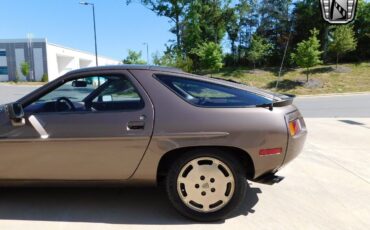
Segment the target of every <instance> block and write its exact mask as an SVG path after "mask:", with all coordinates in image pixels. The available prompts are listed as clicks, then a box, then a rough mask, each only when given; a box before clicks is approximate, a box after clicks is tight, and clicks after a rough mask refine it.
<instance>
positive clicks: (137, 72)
mask: <svg viewBox="0 0 370 230" xmlns="http://www.w3.org/2000/svg"><path fill="white" fill-rule="evenodd" d="M100 81H101V82H100ZM70 83H71V84H70ZM202 87H204V88H202ZM207 87H209V88H207ZM79 97H81V98H80V99H78V98H79ZM244 98H246V99H245V100H244ZM249 98H250V101H248V100H249ZM243 100H244V101H243ZM256 102H257V103H256ZM17 106H18V107H17ZM17 108H18V109H19V110H20V111H16V110H17ZM306 134H307V131H306V127H305V124H304V120H303V118H302V116H301V114H300V113H299V111H298V110H297V108H296V107H295V106H294V105H292V98H291V97H288V96H285V95H278V94H272V93H270V92H265V91H262V90H259V89H255V88H252V87H248V86H245V85H242V84H238V83H234V82H229V81H224V80H220V79H213V78H209V77H202V76H197V75H192V74H188V73H185V72H182V71H180V70H177V69H172V68H164V67H153V66H130V65H123V66H107V67H94V68H88V69H81V70H75V71H72V72H70V73H67V74H66V75H64V76H62V77H60V78H58V79H56V80H54V81H52V82H50V83H48V84H46V85H44V86H42V87H40V88H38V89H37V90H35V91H34V92H32V93H30V94H29V95H26V96H25V97H23V98H21V99H20V100H18V101H17V103H14V104H9V105H5V106H2V107H0V183H2V184H22V183H31V182H32V183H41V184H45V183H58V182H60V183H68V182H74V183H76V182H77V183H78V184H83V183H122V184H135V185H139V184H145V185H155V184H157V183H160V182H161V181H162V180H163V178H165V177H166V175H168V172H169V169H170V168H171V165H172V163H173V162H174V161H176V159H177V157H179V156H180V155H181V156H183V155H184V154H185V155H186V154H187V153H188V152H192V151H195V150H196V151H201V150H202V149H203V150H205V151H210V149H215V151H216V152H217V151H218V150H220V151H223V152H227V153H228V154H230V155H231V156H232V157H233V158H234V159H237V161H238V162H240V163H241V165H242V167H243V170H245V175H244V176H245V178H247V179H257V178H261V177H263V176H264V175H269V174H274V173H276V172H277V171H278V170H279V169H280V168H281V167H282V166H284V165H285V164H287V163H288V162H290V161H291V160H292V159H293V158H294V157H296V156H297V155H298V153H299V152H300V151H301V149H302V147H303V145H304V142H305V138H306ZM215 158H217V156H216V157H215ZM221 158H222V157H221ZM213 159H214V158H213ZM204 186H205V187H207V186H208V184H207V185H204ZM217 218H219V217H217ZM213 219H214V218H213Z"/></svg>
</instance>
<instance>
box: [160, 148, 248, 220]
mask: <svg viewBox="0 0 370 230" xmlns="http://www.w3.org/2000/svg"><path fill="white" fill-rule="evenodd" d="M245 183H246V180H245V173H244V169H243V168H242V166H241V165H240V163H239V162H238V161H237V160H236V159H234V158H233V157H232V156H231V155H230V153H229V152H225V151H220V150H217V149H207V150H196V151H190V152H187V153H185V154H183V155H182V156H181V157H180V158H178V159H177V160H176V161H175V162H174V164H172V166H171V168H170V170H169V173H168V175H167V180H166V190H167V194H168V197H169V199H170V201H171V202H172V204H173V205H174V207H175V208H176V209H177V210H178V211H179V212H180V213H181V214H183V215H185V216H187V217H189V218H191V219H194V220H197V221H216V220H219V219H224V218H226V217H227V215H228V214H229V213H230V212H231V211H232V210H234V209H236V208H237V206H238V205H239V204H240V203H241V202H242V200H243V198H244V195H245V189H246V186H245Z"/></svg>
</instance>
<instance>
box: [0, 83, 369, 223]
mask: <svg viewBox="0 0 370 230" xmlns="http://www.w3.org/2000/svg"><path fill="white" fill-rule="evenodd" d="M30 90H32V88H31V87H22V88H18V87H14V86H13V87H4V86H2V85H0V103H1V102H9V101H11V100H15V99H17V97H21V96H22V95H23V94H24V93H26V92H29V91H30ZM295 103H296V105H297V106H298V107H299V108H300V110H301V111H302V112H303V114H304V116H305V120H306V123H307V128H308V132H309V135H308V139H307V142H306V145H305V148H304V150H303V152H302V153H301V154H300V155H299V156H298V157H297V158H296V159H295V160H294V161H293V162H291V163H290V164H289V165H287V166H286V167H285V168H283V169H282V170H281V171H279V172H278V175H279V176H281V177H282V178H284V179H283V180H282V181H280V182H279V183H275V184H273V185H268V184H262V183H256V182H250V181H249V182H248V185H249V189H248V191H247V194H246V199H245V201H244V202H243V204H242V206H241V208H240V209H239V210H237V211H236V212H234V213H233V215H232V216H231V217H230V218H229V219H227V220H226V221H222V222H216V223H208V224H204V223H196V222H192V221H190V220H188V219H186V218H183V217H182V216H180V215H179V214H177V212H176V211H175V210H174V209H173V208H172V207H171V205H170V203H169V202H168V200H167V198H166V196H165V194H164V193H163V191H161V190H159V189H156V188H4V189H0V229H6V230H13V229H17V230H18V229H22V230H23V229H29V230H33V229H35V230H36V229H37V230H39V229H48V230H49V229H60V230H64V229H91V230H94V229H103V230H105V229H109V230H116V229H117V230H118V229H140V230H146V229H148V230H149V229H175V228H176V229H178V230H181V229H184V230H185V229H186V230H198V229H199V230H200V229H207V230H208V229H211V230H212V229H222V230H229V229H284V230H285V229H287V230H290V229H292V230H296V229H333V230H334V229H335V230H337V229H356V230H357V229H360V230H362V229H364V230H367V229H369V227H370V218H369V217H370V167H369V165H370V152H369V149H370V139H369V137H370V113H369V103H370V94H361V95H357V94H356V95H345V96H320V97H301V98H297V99H296V100H295ZM317 117H320V118H317ZM0 154H1V153H0Z"/></svg>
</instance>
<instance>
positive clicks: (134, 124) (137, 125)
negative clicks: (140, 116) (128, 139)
mask: <svg viewBox="0 0 370 230" xmlns="http://www.w3.org/2000/svg"><path fill="white" fill-rule="evenodd" d="M144 128H145V122H144V121H129V122H128V123H127V130H128V131H130V130H139V129H144Z"/></svg>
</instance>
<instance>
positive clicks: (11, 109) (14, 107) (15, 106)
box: [6, 103, 24, 120]
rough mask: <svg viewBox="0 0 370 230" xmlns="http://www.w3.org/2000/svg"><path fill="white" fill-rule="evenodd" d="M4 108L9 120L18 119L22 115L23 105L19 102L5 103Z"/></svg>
mask: <svg viewBox="0 0 370 230" xmlns="http://www.w3.org/2000/svg"><path fill="white" fill-rule="evenodd" d="M6 109H7V111H8V115H9V118H10V119H11V120H18V119H22V118H23V117H24V111H23V106H22V104H20V103H11V104H7V105H6Z"/></svg>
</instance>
